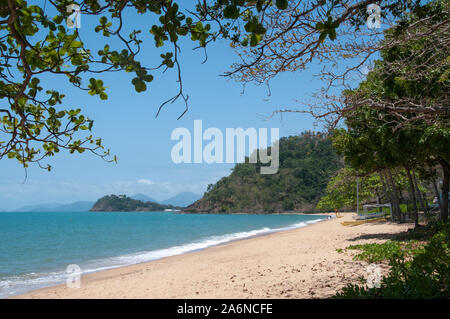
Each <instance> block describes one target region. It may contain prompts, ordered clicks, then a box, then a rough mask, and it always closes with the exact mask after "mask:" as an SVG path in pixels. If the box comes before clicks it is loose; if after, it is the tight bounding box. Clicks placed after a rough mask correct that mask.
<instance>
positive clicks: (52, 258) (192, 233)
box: [0, 212, 326, 297]
mask: <svg viewBox="0 0 450 319" xmlns="http://www.w3.org/2000/svg"><path fill="white" fill-rule="evenodd" d="M325 217H326V216H317V215H314V216H308V215H247V214H242V215H204V214H177V213H171V212H148V213H141V212H139V213H129V212H128V213H116V212H115V213H98V212H96V213H91V212H86V213H0V297H6V296H11V295H14V294H19V293H23V292H25V291H29V290H32V289H37V288H41V287H45V286H50V285H55V284H59V283H64V282H65V281H66V278H67V273H66V269H67V266H68V265H70V264H78V265H79V266H80V267H81V270H82V272H83V273H89V272H95V271H99V270H104V269H109V268H113V267H119V266H125V265H131V264H136V263H140V262H146V261H151V260H155V259H159V258H162V257H166V256H172V255H177V254H182V253H186V252H189V251H194V250H198V249H202V248H206V247H209V246H213V245H217V244H221V243H225V242H229V241H232V240H237V239H242V238H247V237H251V236H256V235H261V234H264V233H270V232H275V231H280V230H285V229H291V228H297V227H303V226H306V225H308V224H310V223H314V222H317V221H320V220H322V219H324V218H325ZM300 244H301V243H299V245H300Z"/></svg>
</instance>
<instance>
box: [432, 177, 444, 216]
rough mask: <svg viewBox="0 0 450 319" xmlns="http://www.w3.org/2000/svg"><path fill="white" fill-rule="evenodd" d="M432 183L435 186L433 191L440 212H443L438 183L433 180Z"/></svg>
mask: <svg viewBox="0 0 450 319" xmlns="http://www.w3.org/2000/svg"><path fill="white" fill-rule="evenodd" d="M431 183H432V184H433V191H434V196H436V198H437V202H438V206H439V211H442V202H441V197H440V196H439V190H438V187H437V185H436V181H435V180H434V179H433V180H432V181H431Z"/></svg>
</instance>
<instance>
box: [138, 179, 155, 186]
mask: <svg viewBox="0 0 450 319" xmlns="http://www.w3.org/2000/svg"><path fill="white" fill-rule="evenodd" d="M137 182H138V183H141V184H146V185H153V184H155V183H154V182H153V181H151V180H149V179H139V180H138V181H137Z"/></svg>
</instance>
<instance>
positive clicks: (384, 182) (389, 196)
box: [378, 171, 396, 221]
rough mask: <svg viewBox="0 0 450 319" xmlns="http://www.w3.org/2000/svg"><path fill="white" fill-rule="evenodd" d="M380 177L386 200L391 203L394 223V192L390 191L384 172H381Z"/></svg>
mask: <svg viewBox="0 0 450 319" xmlns="http://www.w3.org/2000/svg"><path fill="white" fill-rule="evenodd" d="M378 175H380V180H381V187H382V191H383V195H384V198H385V200H388V201H389V202H390V203H391V221H394V215H395V213H396V212H395V210H394V207H393V206H392V203H393V200H392V192H390V191H388V189H389V186H388V185H387V179H386V178H385V176H384V172H383V171H379V172H378Z"/></svg>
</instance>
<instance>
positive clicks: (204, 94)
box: [0, 16, 321, 210]
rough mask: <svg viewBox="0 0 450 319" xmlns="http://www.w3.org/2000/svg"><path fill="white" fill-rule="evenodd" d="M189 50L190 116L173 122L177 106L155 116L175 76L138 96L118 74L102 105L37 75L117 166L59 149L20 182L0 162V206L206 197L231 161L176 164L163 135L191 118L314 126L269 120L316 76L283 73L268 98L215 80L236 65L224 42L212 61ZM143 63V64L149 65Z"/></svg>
mask: <svg viewBox="0 0 450 319" xmlns="http://www.w3.org/2000/svg"><path fill="white" fill-rule="evenodd" d="M92 19H97V18H93V17H84V16H83V17H82V28H81V29H80V34H81V36H82V38H83V40H84V41H85V43H86V44H87V45H88V46H93V47H96V46H98V40H97V38H96V37H94V36H93V34H92V33H91V32H92V31H91V29H92V28H93V27H90V26H91V25H95V20H92ZM129 21H133V27H135V28H143V29H144V30H148V28H149V26H151V24H150V23H148V22H147V21H146V20H145V19H144V18H143V17H135V16H131V18H130V20H129ZM143 34H144V36H143V37H144V40H145V43H144V47H143V50H142V52H141V54H140V60H141V61H142V63H144V64H147V65H148V66H154V65H155V64H157V63H159V54H161V53H162V52H164V50H162V51H161V50H159V49H155V48H154V46H153V39H152V38H151V36H150V35H149V34H148V31H144V32H143ZM193 46H194V45H193V44H191V43H189V42H186V43H182V54H181V58H180V60H181V63H182V75H183V81H184V89H185V92H186V93H187V94H189V105H190V110H189V111H188V113H187V114H186V115H185V116H184V117H183V118H181V119H180V120H177V117H178V116H179V114H180V113H181V112H182V111H183V109H184V104H183V102H182V101H177V102H176V103H174V104H171V105H167V106H166V107H165V108H164V109H163V111H162V112H161V114H160V115H159V117H158V118H156V119H155V114H156V111H157V108H158V106H159V104H160V103H161V102H162V101H164V100H166V99H168V98H169V97H171V96H172V95H174V94H175V93H176V92H177V83H176V82H175V80H176V73H175V72H174V70H169V71H168V72H167V73H166V74H164V75H163V74H161V73H160V72H155V73H154V76H155V79H154V81H153V82H152V83H150V85H149V86H148V90H147V91H146V92H144V93H137V92H135V90H134V87H133V86H132V84H131V82H130V81H131V79H132V75H131V74H126V73H115V74H108V75H103V76H102V77H101V78H102V79H103V81H104V82H105V85H107V86H108V89H107V94H108V96H109V98H108V100H106V101H102V100H100V99H99V98H98V97H92V96H89V95H88V94H87V92H83V91H79V90H76V89H74V88H73V87H71V86H70V85H69V84H68V83H66V82H64V81H65V79H64V81H63V80H62V79H61V78H54V77H52V78H41V81H42V82H43V83H47V84H48V85H49V86H51V87H55V88H58V89H59V90H60V91H63V92H64V93H65V94H66V96H67V98H66V99H65V103H64V106H65V107H67V108H73V107H80V108H81V109H82V110H83V112H84V114H86V115H88V116H89V117H90V118H92V119H94V121H95V122H94V128H93V133H94V135H95V136H97V137H102V138H103V141H104V144H105V145H106V146H107V147H108V148H110V149H111V152H112V153H113V154H116V155H117V157H118V163H117V164H114V163H106V162H104V161H102V160H101V159H100V158H98V157H96V156H94V155H91V154H89V153H84V154H81V155H78V154H73V155H71V154H68V153H60V154H59V155H58V156H56V157H55V158H53V159H50V160H48V161H45V162H43V163H44V164H45V163H49V164H50V165H52V167H53V170H52V171H51V172H47V171H45V170H42V169H40V168H39V167H37V166H32V167H30V168H29V169H28V172H27V174H28V178H27V179H26V181H25V182H24V177H25V173H24V169H23V168H22V167H21V166H20V165H19V164H18V163H17V162H15V161H14V160H9V159H3V160H1V161H0V171H1V176H2V178H1V181H0V210H12V209H16V208H18V207H20V206H24V205H30V204H40V203H54V202H58V203H70V202H74V201H79V200H96V199H97V198H99V197H101V196H103V195H106V194H112V193H115V194H127V195H133V194H136V193H144V194H146V195H149V196H151V197H153V198H155V199H157V200H164V199H166V198H168V197H171V196H173V195H175V194H177V193H179V192H183V191H190V192H195V193H200V194H201V193H203V192H204V191H205V190H206V187H207V185H208V184H209V183H214V182H216V181H217V180H219V179H220V178H221V177H223V176H226V175H228V174H229V173H230V168H231V167H232V166H233V165H232V164H174V163H172V160H171V156H170V154H171V148H172V147H173V146H174V145H175V143H176V142H175V141H171V140H170V134H171V132H172V130H173V129H175V128H177V127H186V128H188V129H190V130H193V121H194V120H197V119H200V120H202V121H203V127H204V129H206V128H207V127H217V128H220V129H222V130H223V132H224V131H225V128H227V127H230V128H237V127H242V128H244V129H245V128H249V127H255V128H260V127H267V128H272V127H278V128H279V129H280V136H289V135H295V134H298V133H300V132H302V131H305V130H311V129H317V128H316V127H315V126H314V123H313V119H312V118H311V117H309V116H307V115H300V114H298V115H296V114H287V115H286V114H285V115H284V116H283V118H280V117H279V116H278V117H274V118H272V119H267V118H266V117H267V116H268V115H269V114H270V113H271V112H272V111H274V110H277V109H280V108H289V107H290V108H295V107H297V106H298V104H297V102H296V100H298V99H301V98H308V97H309V96H310V94H311V93H312V92H314V91H315V90H317V89H319V88H320V86H321V83H320V81H319V80H318V79H315V78H314V77H313V74H314V68H313V69H311V70H307V71H303V72H301V73H286V74H281V75H280V76H279V77H277V78H276V79H275V80H273V81H272V82H271V96H270V97H268V96H267V94H268V91H267V88H266V87H265V86H254V85H247V86H246V89H245V93H244V94H241V91H242V85H241V84H239V83H236V82H233V81H230V80H228V79H226V78H224V77H221V76H220V74H222V73H223V72H224V71H226V70H227V69H229V66H230V65H231V63H233V62H234V61H235V59H236V55H235V54H234V52H233V50H232V48H230V47H229V45H228V44H226V43H213V44H212V45H211V46H210V47H209V48H208V56H209V59H208V61H207V63H205V64H201V62H202V60H203V59H204V55H203V52H202V51H200V50H197V51H193V50H192V48H193ZM147 62H148V63H147Z"/></svg>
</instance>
